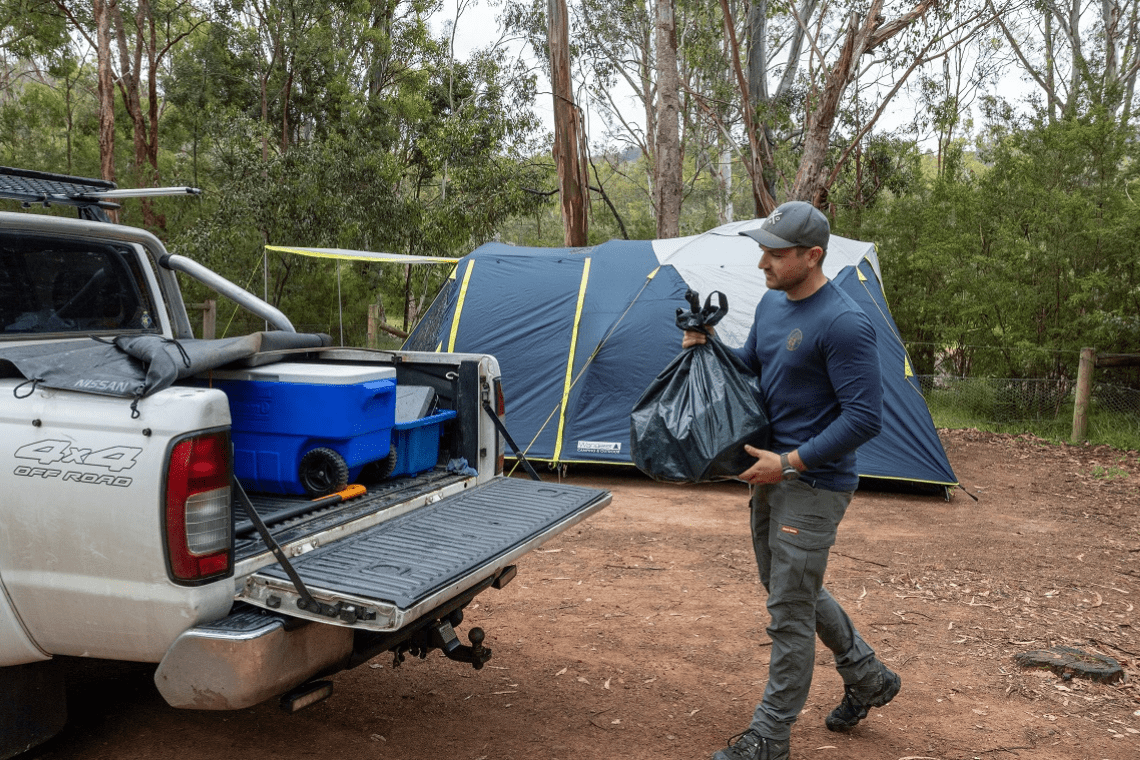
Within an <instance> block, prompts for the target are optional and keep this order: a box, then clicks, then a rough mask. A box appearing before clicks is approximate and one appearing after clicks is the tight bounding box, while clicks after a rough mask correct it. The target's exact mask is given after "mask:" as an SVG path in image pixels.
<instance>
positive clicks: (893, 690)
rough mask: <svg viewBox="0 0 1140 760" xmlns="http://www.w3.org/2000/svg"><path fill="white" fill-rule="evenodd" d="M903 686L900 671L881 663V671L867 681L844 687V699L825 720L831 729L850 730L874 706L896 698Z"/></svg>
mask: <svg viewBox="0 0 1140 760" xmlns="http://www.w3.org/2000/svg"><path fill="white" fill-rule="evenodd" d="M901 688H902V679H901V678H899V675H898V673H895V672H894V671H892V670H890V669H888V668H887V666H886V665H884V664H883V663H881V662H880V663H879V672H878V673H876V674H875V675H874V676H872V677H871V678H868V679H867V680H866V682H864V683H861V684H851V685H849V686H844V687H843V692H844V693H843V701H842V702H840V703H839V707H836V708H835V709H834V710H832V711H831V715H828V716H827V718H826V719H825V720H824V723H826V724H827V728H828V729H829V730H831V731H850V730H851V729H853V728H855V726H856V724H858V723H859V721H861V720H863V718H866V717H867V710H868V709H870V708H872V707H882V706H883V705H885V704H886V703H887V702H890V701H891V700H892V699H894V698H895V695H896V694H898V693H899V689H901Z"/></svg>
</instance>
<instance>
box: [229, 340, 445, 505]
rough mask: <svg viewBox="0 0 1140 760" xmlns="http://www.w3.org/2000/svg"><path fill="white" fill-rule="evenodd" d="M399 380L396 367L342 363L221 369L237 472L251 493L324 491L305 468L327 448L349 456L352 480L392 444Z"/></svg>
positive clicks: (350, 478)
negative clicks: (307, 479) (306, 478)
mask: <svg viewBox="0 0 1140 760" xmlns="http://www.w3.org/2000/svg"><path fill="white" fill-rule="evenodd" d="M395 377H396V370H395V368H393V367H376V366H372V367H369V366H360V365H356V366H346V365H336V364H329V365H321V364H300V363H284V362H282V363H279V364H268V365H265V366H262V367H252V368H249V369H241V370H215V371H214V372H212V373H211V374H210V379H209V381H208V382H209V383H210V384H211V385H213V386H214V387H216V388H219V389H221V390H222V391H224V392H225V394H226V396H228V397H229V402H230V416H231V418H232V419H233V430H232V437H233V445H234V474H235V475H236V476H237V478H238V480H239V481H241V483H242V485H243V486H244V487H245V488H247V489H248V490H251V491H263V492H268V493H280V494H308V495H310V496H312V495H319V493H318V492H316V491H314V490H312V489H311V488H308V489H307V488H306V487H305V483H303V482H302V478H301V476H300V472H299V471H300V467H301V461H302V458H304V457H305V455H306V454H309V452H312V451H313V450H314V449H321V448H323V449H330V450H332V451H333V452H335V453H336V454H338V455H339V456H340V457H342V458H343V460H344V464H345V465H346V466H347V468H348V474H347V478H348V482H351V481H352V480H353V479H355V478H356V476H357V475H359V474H360V470H361V469H362V468H363V466H364V465H366V464H368V463H369V462H375V461H379V460H382V459H384V458H385V457H386V456H388V452H389V451H390V449H391V445H392V425H393V424H394V423H395V407H396V380H395ZM437 446H438V442H437ZM433 464H434V463H433ZM325 490H328V489H325ZM332 490H335V489H332Z"/></svg>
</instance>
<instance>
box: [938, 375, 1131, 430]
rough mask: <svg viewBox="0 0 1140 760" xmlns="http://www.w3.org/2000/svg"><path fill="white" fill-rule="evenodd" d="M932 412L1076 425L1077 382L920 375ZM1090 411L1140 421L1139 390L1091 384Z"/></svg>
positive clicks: (1109, 384) (1062, 379)
mask: <svg viewBox="0 0 1140 760" xmlns="http://www.w3.org/2000/svg"><path fill="white" fill-rule="evenodd" d="M918 382H919V386H920V388H921V389H922V395H923V396H924V397H925V398H926V402H927V404H928V405H930V406H931V407H932V408H933V407H935V406H939V407H953V408H956V409H960V410H962V411H963V412H968V413H970V414H971V415H973V416H975V417H977V418H980V419H986V420H989V421H991V422H994V423H998V424H1005V423H1010V422H1046V421H1052V420H1064V421H1072V419H1073V405H1074V403H1075V392H1076V382H1075V381H1072V380H1069V379H1067V378H1060V379H1055V380H1050V379H1043V378H996V377H951V376H949V375H919V376H918ZM1089 404H1090V410H1089V411H1090V413H1096V412H1102V413H1106V414H1112V415H1121V416H1124V417H1129V416H1130V417H1133V418H1135V419H1136V420H1137V422H1140V390H1137V389H1135V388H1129V387H1126V386H1123V385H1114V384H1112V383H1096V382H1094V383H1093V389H1092V397H1091V398H1090V401H1089Z"/></svg>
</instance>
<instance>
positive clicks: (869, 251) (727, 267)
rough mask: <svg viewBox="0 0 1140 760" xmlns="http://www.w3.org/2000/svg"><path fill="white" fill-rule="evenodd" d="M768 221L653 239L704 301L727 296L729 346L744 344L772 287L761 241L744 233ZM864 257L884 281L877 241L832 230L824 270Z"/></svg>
mask: <svg viewBox="0 0 1140 760" xmlns="http://www.w3.org/2000/svg"><path fill="white" fill-rule="evenodd" d="M763 223H764V220H763V219H747V220H744V221H740V222H729V223H728V224H724V225H721V226H720V227H715V228H713V229H711V230H709V231H708V232H704V233H702V234H700V235H690V236H688V237H681V238H670V239H667V240H654V241H652V243H653V252H654V254H656V256H657V260H658V261H659V262H661V263H662V264H667V265H670V266H673V267H675V268H676V269H677V271H678V273H680V275H681V277H682V278H684V280H685V282H686V283H688V284H689V286H690V287H691V288H692V289H693V290H695V291H697V292H698V293H700V294H701V299H702V301H703V300H704V299H705V298H707V297H708V295H709V293H712V292H713V291H714V290H719V291H720V292H722V293H724V294H725V295H726V296H727V297H728V316H726V317H725V318H724V319H723V320H721V323H720V325H719V326H718V327H717V334H718V335H719V336H720V338H721V340H723V341H724V342H725V343H726V344H728V345H730V346H741V345H743V343H744V339H745V338H747V337H748V330H749V329H750V328H751V327H752V316H753V314H754V313H755V312H756V304H758V303H760V297H761V296H763V295H764V291H765V290H767V289H768V288H767V286H766V285H765V284H764V273H763V272H761V271H760V270H759V269H758V268H757V264H758V263H759V262H760V246H758V245H757V244H756V241H754V240H752V239H751V238H747V237H744V236H742V235H741V234H740V233H741V232H743V231H745V230H750V229H755V228H757V227H759V226H760V225H761V224H763ZM864 258H866V259H867V260H869V261H870V262H871V266H872V267H873V268H874V270H875V274H876V275H879V279H880V282H881V281H882V272H881V271H880V269H879V257H878V254H877V253H876V252H875V244H874V243H867V242H863V241H861V240H851V239H850V238H845V237H840V236H839V235H832V236H831V242H830V243H829V244H828V246H827V258H825V259H824V260H823V272H824V274H826V275H827V276H828V277H831V278H834V277H835V276H836V275H837V274H839V270H841V269H842V268H843V267H846V266H855V265H858V264H859V262H860V261H862V260H863V259H864Z"/></svg>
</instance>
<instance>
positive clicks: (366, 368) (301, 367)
mask: <svg viewBox="0 0 1140 760" xmlns="http://www.w3.org/2000/svg"><path fill="white" fill-rule="evenodd" d="M209 374H210V376H211V377H212V378H213V379H215V380H257V381H259V382H263V383H299V384H302V385H359V384H360V383H369V382H372V381H373V380H395V379H396V368H395V367H390V366H387V365H383V364H303V363H301V362H279V363H277V364H264V365H262V366H260V367H243V368H241V369H216V370H213V371H211V372H210V373H209Z"/></svg>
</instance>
